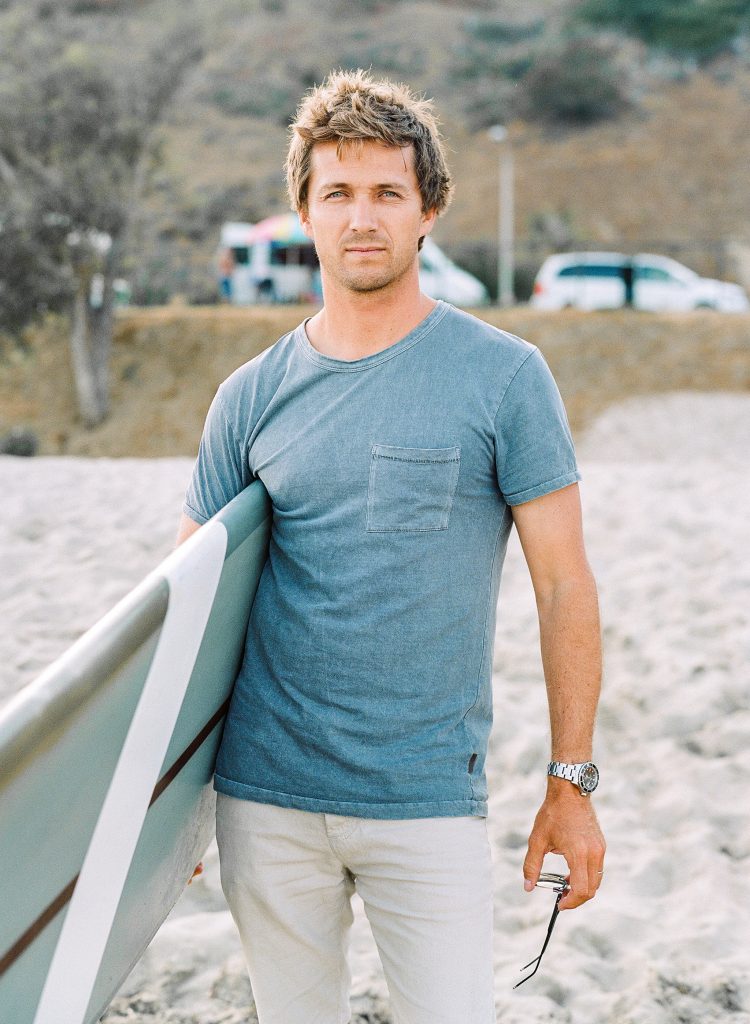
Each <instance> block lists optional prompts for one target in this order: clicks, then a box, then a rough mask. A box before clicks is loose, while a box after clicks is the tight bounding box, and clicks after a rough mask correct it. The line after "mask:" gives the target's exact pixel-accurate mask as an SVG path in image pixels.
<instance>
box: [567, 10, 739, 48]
mask: <svg viewBox="0 0 750 1024" xmlns="http://www.w3.org/2000/svg"><path fill="white" fill-rule="evenodd" d="M578 13H579V16H580V17H581V18H583V19H584V20H585V21H587V22H588V23H590V24H593V25H599V26H605V27H608V28H619V29H621V30H622V31H624V32H627V33H628V34H630V35H634V36H638V37H639V38H640V39H642V40H643V41H644V42H645V43H647V44H648V45H649V46H656V47H661V48H662V49H665V50H670V51H672V52H673V53H677V54H684V55H687V56H693V57H697V58H698V59H701V60H703V59H707V58H710V57H712V56H713V55H714V54H716V53H717V52H719V51H720V50H721V49H723V48H725V47H726V46H728V45H729V44H730V43H731V42H732V41H733V40H734V39H736V38H737V37H738V36H739V35H741V34H742V33H743V32H747V31H748V29H750V4H749V3H748V0H710V2H709V0H661V2H660V3H654V2H653V0H583V3H582V4H581V6H580V8H579V11H578Z"/></svg>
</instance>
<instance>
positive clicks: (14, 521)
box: [0, 392, 750, 1024]
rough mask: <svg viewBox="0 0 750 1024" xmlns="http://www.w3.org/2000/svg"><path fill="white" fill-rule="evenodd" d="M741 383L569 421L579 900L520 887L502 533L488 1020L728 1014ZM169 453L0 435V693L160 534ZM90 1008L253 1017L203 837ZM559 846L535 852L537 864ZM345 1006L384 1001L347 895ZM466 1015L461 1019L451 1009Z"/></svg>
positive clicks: (748, 637) (631, 403) (533, 767)
mask: <svg viewBox="0 0 750 1024" xmlns="http://www.w3.org/2000/svg"><path fill="white" fill-rule="evenodd" d="M749 451H750V396H749V395H747V394H729V393H723V394H721V393H718V394H717V393H714V394H701V393H691V392H681V393H678V392H674V393H668V394H664V395H657V396H650V397H648V398H646V397H641V398H631V399H629V400H627V401H625V402H623V403H621V404H618V405H615V406H612V407H610V408H609V409H608V410H607V411H605V412H604V414H603V415H602V416H601V417H600V418H599V419H598V420H597V421H596V422H595V423H594V424H593V425H592V426H591V427H590V428H589V429H588V431H587V432H586V434H585V435H584V436H583V437H582V438H580V439H579V443H578V454H579V461H580V466H581V471H582V474H583V480H582V483H581V493H582V498H583V503H584V516H585V529H586V537H587V545H588V552H589V557H590V561H591V563H592V567H593V570H594V573H595V576H596V578H597V581H598V584H599V590H600V599H601V609H602V623H603V636H604V654H605V679H604V688H603V694H602V702H601V708H600V716H599V724H598V731H597V736H596V743H595V760H596V761H597V762H598V763H599V765H600V767H601V771H602V782H601V786H600V791H599V793H598V794H597V796H596V807H597V810H598V813H599V816H600V820H601V823H602V827H603V829H604V832H605V835H606V837H607V841H608V847H609V848H608V855H607V861H606V873H605V877H604V882H603V885H602V888H601V890H600V893H599V895H598V896H597V898H596V899H595V900H593V901H591V902H590V903H588V904H587V905H585V906H584V907H582V908H580V909H578V910H575V911H572V912H568V913H564V914H563V915H562V916H561V918H560V920H559V923H558V925H557V928H556V931H555V934H554V936H553V939H552V942H551V945H550V947H549V949H548V951H547V954H546V956H545V960H544V962H543V964H542V967H541V969H540V972H539V973H538V974H537V976H536V977H535V978H534V979H533V981H531V982H529V983H528V984H527V985H525V986H523V988H521V989H519V990H518V991H515V992H514V991H512V986H513V984H514V983H515V982H516V981H518V980H519V978H520V976H521V975H520V974H519V968H520V967H521V965H522V964H524V963H526V962H527V961H529V960H531V958H532V957H533V956H535V955H536V954H537V953H538V951H539V949H540V947H541V943H542V940H543V937H544V933H545V931H546V925H547V920H548V917H549V914H550V911H551V908H552V900H553V897H552V896H551V895H550V893H549V892H545V891H542V890H537V891H535V892H534V893H532V894H526V893H524V891H523V880H522V875H521V865H522V862H523V857H524V854H525V847H526V840H527V837H528V833H529V830H530V827H531V824H532V821H533V817H534V815H535V813H536V810H537V808H538V805H539V803H540V801H541V799H542V797H543V793H544V788H545V782H544V766H545V765H546V761H547V758H548V752H549V740H548V723H547V711H546V700H545V692H544V683H543V676H542V671H541V660H540V656H539V646H538V631H537V620H536V610H535V606H534V599H533V593H532V590H531V584H530V581H529V578H528V572H527V570H526V567H525V563H524V561H523V556H522V554H521V552H520V548H519V545H518V543H517V540H516V539H515V536H514V537H513V538H512V541H511V544H510V547H509V552H508V557H507V561H506V567H505V573H504V578H503V585H502V588H501V595H500V612H499V615H498V629H497V641H496V648H495V682H494V695H495V725H494V730H493V735H492V739H491V746H490V757H489V761H488V775H489V783H490V793H491V798H490V813H489V824H490V834H491V837H492V840H493V855H494V865H495V867H494V877H495V922H496V926H495V991H496V1005H497V1013H498V1021H501V1022H502V1024H543V1022H544V1024H549V1022H554V1024H676V1022H679V1024H713V1022H724V1021H727V1022H732V1024H747V1022H750V955H749V953H748V950H749V949H750V914H749V913H748V911H747V909H746V907H747V904H748V897H747V888H748V868H749V867H750V825H749V824H748V815H747V797H748V781H747V780H748V778H750V743H749V742H748V737H749V736H750V670H749V668H748V665H749V663H750V659H749V658H748V655H749V654H750V556H749V555H748V552H750V516H749V515H748V506H749V504H750V503H749V502H748V498H750V484H749V483H748V478H749V473H748V469H749V466H748V461H749V460H748V452H749ZM191 466H192V461H191V460H190V459H184V458H179V459H84V458H73V457H57V458H55V457H44V458H36V459H20V458H13V457H9V456H3V457H0V489H1V490H2V493H3V496H4V505H5V515H4V516H3V518H2V521H0V561H1V563H2V573H0V613H1V614H2V622H3V630H2V634H1V635H0V704H2V702H3V701H4V700H6V699H7V698H8V697H9V696H10V695H11V694H13V693H15V692H16V691H17V690H18V689H19V688H20V687H21V686H23V685H25V684H26V683H28V682H30V681H31V680H32V679H33V678H34V677H35V675H36V674H37V673H38V672H39V671H40V670H41V669H43V668H44V667H46V665H47V664H49V662H50V661H51V660H52V659H54V658H55V657H56V656H57V655H59V654H60V653H61V652H62V651H63V650H65V648H66V647H68V646H69V644H70V643H71V642H72V641H73V640H75V639H76V637H77V636H79V635H80V634H81V633H82V632H83V631H84V630H85V629H86V628H87V627H88V626H90V625H91V624H92V623H93V622H94V621H95V620H96V619H97V618H98V617H100V616H101V615H102V614H103V613H104V612H106V611H107V610H108V609H109V608H110V607H111V606H112V605H113V604H114V603H115V601H117V600H118V599H119V598H120V597H122V596H123V595H124V594H125V593H126V592H127V591H128V590H129V589H130V588H131V587H132V586H133V585H134V584H135V583H137V582H138V581H139V580H140V579H141V578H142V577H143V576H144V575H145V574H146V573H147V572H148V571H149V570H150V569H152V568H153V567H154V566H155V565H156V564H157V562H158V561H159V560H160V559H161V558H162V557H163V556H165V555H166V554H167V553H168V552H169V551H170V549H171V547H172V545H173V542H174V536H175V532H176V527H177V521H178V519H179V514H180V506H181V502H182V495H183V493H184V489H185V485H186V483H187V480H188V477H189V474H190V470H191ZM205 865H206V870H205V872H204V874H203V875H202V876H201V877H200V878H199V879H197V880H196V881H195V882H194V883H193V884H192V885H191V886H190V887H189V888H188V889H187V890H186V892H185V895H184V896H183V897H182V899H181V900H180V902H179V903H178V905H177V906H176V908H175V910H174V911H173V913H172V915H171V916H170V918H169V919H168V921H167V922H166V923H165V925H164V926H163V928H162V929H161V931H160V932H159V934H158V935H157V937H156V938H155V939H154V941H153V942H152V944H151V946H150V947H149V949H148V951H147V952H146V954H145V956H144V957H143V959H142V961H141V962H140V964H139V965H138V966H137V967H136V969H135V970H134V972H133V973H132V975H131V976H130V978H129V979H128V980H127V982H126V984H125V985H124V987H123V989H122V990H121V992H120V994H119V995H118V996H117V998H116V999H115V1001H114V1002H113V1004H112V1006H111V1007H110V1009H109V1011H108V1012H107V1014H106V1015H105V1017H104V1018H103V1020H104V1021H106V1022H108V1024H114V1022H128V1024H141V1022H143V1024H241V1022H242V1024H246V1022H252V1021H255V1020H256V1016H255V1013H254V1010H253V1000H252V993H251V990H250V985H249V982H248V981H247V978H246V975H245V969H244V963H243V961H242V957H241V953H240V946H239V940H238V938H237V937H236V934H235V930H234V925H233V923H232V920H231V918H230V915H229V912H228V911H227V909H226V906H225V903H224V899H223V896H222V893H221V889H220V885H219V879H218V863H217V856H216V850H215V847H211V849H210V850H209V852H208V854H207V856H206V858H205ZM558 866H559V859H558V858H554V857H549V858H548V859H547V862H546V867H547V869H548V870H555V869H556V868H557V867H558ZM355 905H356V916H355V925H354V930H353V936H352V967H353V975H354V981H353V993H352V1005H353V1011H354V1012H353V1018H352V1020H353V1022H355V1024H365V1022H369V1024H386V1022H390V1021H391V1017H390V1014H389V1011H388V1001H387V990H386V986H385V981H384V979H383V975H382V972H381V969H380V965H379V962H378V958H377V953H376V950H375V946H374V942H373V940H372V937H371V935H370V933H369V926H368V925H367V922H366V919H365V918H364V914H363V912H362V908H361V904H360V903H359V900H358V898H355ZM466 1024H471V1022H466Z"/></svg>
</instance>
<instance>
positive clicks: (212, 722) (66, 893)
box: [0, 698, 229, 978]
mask: <svg viewBox="0 0 750 1024" xmlns="http://www.w3.org/2000/svg"><path fill="white" fill-rule="evenodd" d="M228 710H229V698H227V700H225V701H224V703H223V704H222V705H221V707H220V708H219V710H218V711H217V712H216V713H215V714H214V715H212V717H211V718H210V719H209V720H208V722H206V724H205V725H204V726H203V728H202V729H201V731H200V732H199V733H198V735H197V736H196V737H195V739H194V740H192V742H191V743H190V744H189V745H188V746H187V747H186V748H185V749H184V750H183V752H182V753H181V754H180V756H179V757H178V758H177V760H176V761H175V762H174V764H173V765H171V766H170V767H169V768H168V769H167V771H166V772H165V773H164V774H163V775H162V777H161V778H160V779H159V781H158V782H157V783H156V786H155V787H154V792H153V793H152V794H151V800H150V801H149V807H152V806H153V804H154V803H156V801H157V800H158V799H159V797H160V796H161V794H162V793H163V792H164V790H165V789H166V788H167V787H168V786H169V785H170V783H171V782H173V781H174V780H175V778H176V777H177V776H178V775H179V773H180V772H181V771H182V769H183V768H184V767H185V765H186V764H187V763H188V761H189V760H190V758H191V757H192V756H193V754H195V752H196V751H197V750H198V749H199V747H200V746H201V745H202V744H203V742H204V741H205V740H206V739H207V738H208V737H209V736H210V734H211V733H212V732H213V731H214V729H215V728H216V726H217V725H218V724H219V722H220V721H221V719H222V718H223V717H224V716H225V715H226V713H227V711H228ZM77 881H78V875H76V876H75V878H74V879H73V880H72V881H70V882H68V884H67V885H66V886H65V888H64V889H63V890H62V891H61V892H59V893H58V894H57V896H56V897H55V898H54V899H53V900H52V902H51V903H50V904H49V905H48V906H47V907H45V909H44V910H43V911H42V913H41V914H40V915H39V917H37V919H36V920H35V921H34V922H33V924H31V925H30V926H29V927H28V928H27V929H26V931H25V932H24V933H23V935H22V936H21V937H20V938H19V939H18V940H17V941H16V942H14V943H13V945H12V946H11V947H10V949H9V950H8V951H7V952H6V953H4V954H3V956H2V957H1V958H0V978H1V977H2V976H3V974H5V972H6V971H7V970H9V969H10V968H11V967H12V966H13V964H14V963H15V962H16V960H18V958H19V957H20V956H21V955H22V953H24V952H25V951H26V950H27V949H28V948H29V946H30V945H31V944H32V942H33V941H34V940H35V939H36V938H37V936H38V935H40V934H41V932H43V931H44V929H45V928H46V927H47V925H48V924H50V922H51V921H53V920H54V919H55V917H57V915H58V914H59V913H60V911H61V910H62V909H63V907H65V906H67V904H68V903H69V902H70V900H71V898H72V896H73V892H74V890H75V887H76V882H77Z"/></svg>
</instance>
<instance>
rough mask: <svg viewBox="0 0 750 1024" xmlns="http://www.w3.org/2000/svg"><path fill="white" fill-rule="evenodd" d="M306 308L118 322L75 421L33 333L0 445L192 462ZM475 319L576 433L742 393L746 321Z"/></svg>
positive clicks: (704, 316)
mask: <svg viewBox="0 0 750 1024" xmlns="http://www.w3.org/2000/svg"><path fill="white" fill-rule="evenodd" d="M311 312H312V310H311V309H308V308H305V307H298V306H295V307H283V308H255V309H233V308H227V307H204V308H200V307H176V306H175V307H173V306H170V307H164V308H159V309H136V310H129V311H127V312H125V313H121V314H120V315H119V317H118V320H117V325H116V331H115V340H114V346H113V353H112V413H111V416H110V418H109V419H108V420H107V422H106V423H104V424H103V425H102V426H100V427H98V428H96V429H95V430H84V429H83V427H82V426H81V425H80V424H79V423H78V422H77V420H76V414H75V400H74V393H73V387H72V377H71V368H70V357H69V353H68V346H67V337H66V325H65V323H64V322H63V321H55V322H50V323H49V324H47V325H46V326H45V328H44V329H41V330H38V331H36V332H34V333H32V334H31V335H30V337H29V348H28V351H27V352H26V353H25V354H22V353H20V352H18V351H16V350H10V349H8V348H6V349H0V436H1V435H4V434H5V433H6V432H7V431H8V430H9V429H10V428H11V427H13V426H21V427H27V428H30V429H31V430H33V431H34V432H35V433H36V434H37V436H38V437H39V441H40V447H39V453H40V454H47V455H57V454H68V455H86V456H135V457H157V456H172V455H193V454H195V452H196V449H197V445H198V439H199V437H200V432H201V428H202V425H203V420H204V417H205V414H206V410H207V408H208V405H209V403H210V401H211V398H212V397H213V395H214V392H215V391H216V388H217V386H218V385H219V383H220V382H221V381H222V380H223V379H224V378H225V377H227V376H228V375H229V374H230V373H231V372H232V370H234V369H235V368H236V367H237V366H239V365H240V364H241V363H243V362H245V361H246V360H248V359H250V358H252V356H254V355H255V354H257V353H258V352H260V351H261V350H262V349H263V348H265V347H266V346H267V345H269V344H270V343H272V342H273V341H275V340H276V339H277V338H278V337H280V336H281V335H282V334H284V333H285V332H286V331H288V330H291V329H292V328H293V327H294V326H295V325H296V324H297V323H299V321H300V320H301V319H302V317H303V316H308V315H310V314H311ZM479 315H480V316H482V317H483V318H484V319H486V320H488V321H489V322H491V323H494V324H496V325H497V326H500V327H502V328H503V329H504V330H507V331H510V332H512V333H514V334H518V335H520V336H521V337H524V338H527V339H528V340H529V341H532V342H534V343H535V344H536V345H538V346H539V347H540V349H541V350H542V352H543V353H544V355H545V356H546V358H547V360H548V362H549V364H550V366H551V367H552V370H553V372H554V374H555V376H556V378H557V381H558V384H559V386H560V390H561V392H562V395H563V398H564V399H565V403H566V406H567V409H568V414H569V416H570V420H571V424H572V426H573V429H574V431H578V430H580V429H581V428H582V427H584V426H585V425H586V424H587V423H588V422H590V420H591V419H592V418H593V417H594V416H595V415H596V414H597V413H599V412H600V411H601V410H602V409H604V408H606V407H607V406H608V405H610V404H612V403H613V402H616V401H618V400H620V399H622V398H624V397H627V396H630V395H640V394H652V393H655V392H660V391H675V390H686V389H687V390H697V391H717V390H719V391H750V315H740V316H737V315H735V316H728V315H724V316H722V315H719V314H716V313H712V312H709V311H706V312H696V313H690V314H681V315H661V316H657V315H649V314H643V313H635V312H632V311H625V310H622V311H618V312H614V313H599V314H592V313H579V312H574V311H566V312H564V313H558V314H549V313H539V312H535V311H533V310H529V309H524V308H519V309H514V310H508V311H503V310H496V309H490V310H481V311H479Z"/></svg>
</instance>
